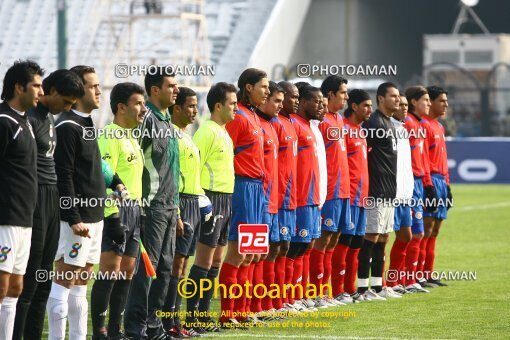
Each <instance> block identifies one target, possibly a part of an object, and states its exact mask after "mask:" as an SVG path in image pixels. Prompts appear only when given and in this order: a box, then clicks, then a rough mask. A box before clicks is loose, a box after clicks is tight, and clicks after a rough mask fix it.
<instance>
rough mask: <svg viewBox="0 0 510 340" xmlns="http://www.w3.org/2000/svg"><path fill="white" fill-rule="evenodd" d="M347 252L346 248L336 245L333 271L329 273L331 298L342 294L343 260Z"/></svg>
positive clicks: (343, 245)
mask: <svg viewBox="0 0 510 340" xmlns="http://www.w3.org/2000/svg"><path fill="white" fill-rule="evenodd" d="M348 250H349V247H348V246H346V245H345V244H341V243H338V244H337V245H336V247H335V250H334V252H333V259H332V262H333V269H332V271H331V288H332V290H333V296H337V295H338V294H340V293H343V292H344V279H345V266H346V264H345V258H346V256H347V251H348Z"/></svg>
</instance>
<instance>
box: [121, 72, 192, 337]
mask: <svg viewBox="0 0 510 340" xmlns="http://www.w3.org/2000/svg"><path fill="white" fill-rule="evenodd" d="M145 91H146V92H147V95H148V96H149V100H148V101H147V103H146V106H147V110H148V111H147V113H146V114H145V118H144V120H143V123H142V125H141V127H140V130H141V138H140V140H139V143H140V147H141V148H142V152H143V156H144V159H145V162H144V169H143V175H142V197H143V198H144V199H146V200H147V201H148V205H149V206H148V207H147V206H145V207H144V212H145V215H146V218H145V226H144V229H143V231H142V242H143V244H144V246H145V249H146V250H147V254H148V255H149V258H150V260H151V262H152V265H153V266H154V268H155V269H156V274H157V279H156V280H154V282H153V280H152V279H151V278H149V277H147V276H146V271H145V265H144V263H143V261H139V263H138V269H137V272H136V274H135V276H134V278H133V280H132V283H131V285H132V286H131V291H133V292H136V293H135V294H129V296H128V302H127V306H126V313H125V316H124V328H125V331H126V335H128V336H130V337H134V338H141V337H144V336H149V337H150V338H151V337H152V338H155V339H166V338H168V335H167V334H166V332H165V330H164V328H163V325H162V322H161V320H160V319H159V318H157V317H156V311H157V310H161V308H162V307H163V305H164V303H165V298H166V294H167V291H168V286H169V282H170V273H171V272H172V263H173V258H174V252H175V237H176V230H178V229H180V230H182V229H183V226H182V220H181V218H180V216H179V210H178V208H179V191H178V190H179V145H178V142H177V137H178V134H177V132H176V131H175V129H174V127H173V125H172V123H171V121H170V115H169V113H168V108H169V107H170V106H172V105H173V104H175V100H176V98H177V95H178V94H179V88H178V87H177V83H176V81H175V78H174V75H173V74H170V73H167V72H165V71H164V70H160V72H159V73H157V74H147V75H146V76H145Z"/></svg>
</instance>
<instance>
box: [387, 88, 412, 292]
mask: <svg viewBox="0 0 510 340" xmlns="http://www.w3.org/2000/svg"><path fill="white" fill-rule="evenodd" d="M399 106H400V108H399V110H398V111H396V112H395V113H394V114H393V117H391V122H392V123H393V126H394V127H395V131H396V133H397V135H396V138H397V196H396V199H397V200H398V202H397V206H395V217H394V223H393V230H394V231H395V238H396V239H395V241H394V243H393V247H392V248H391V255H390V270H392V271H394V273H397V275H398V274H400V273H401V272H403V271H402V269H403V266H404V259H405V251H406V247H407V244H408V242H409V241H411V238H412V233H411V224H412V215H411V205H410V202H411V198H412V197H413V191H414V177H413V167H412V165H411V146H410V144H409V136H406V134H407V130H406V128H405V127H404V120H405V118H406V114H407V99H406V97H405V96H403V95H400V105H399ZM390 281H392V282H390ZM386 282H387V285H386V286H384V287H383V289H382V291H381V292H380V293H379V295H380V296H382V297H385V298H401V297H402V294H400V293H397V292H396V291H394V290H393V289H391V288H392V286H395V285H397V284H398V277H393V278H387V279H386Z"/></svg>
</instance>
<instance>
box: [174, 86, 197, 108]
mask: <svg viewBox="0 0 510 340" xmlns="http://www.w3.org/2000/svg"><path fill="white" fill-rule="evenodd" d="M196 95H197V93H196V92H195V91H193V90H192V89H190V88H189V87H184V86H183V87H179V93H178V94H177V98H176V99H175V104H174V105H172V106H171V107H169V108H168V112H170V113H173V112H174V107H175V105H179V106H182V105H184V103H186V98H188V97H193V96H196Z"/></svg>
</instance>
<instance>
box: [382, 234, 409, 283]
mask: <svg viewBox="0 0 510 340" xmlns="http://www.w3.org/2000/svg"><path fill="white" fill-rule="evenodd" d="M408 244H409V243H408V242H404V241H400V240H399V239H396V240H395V242H393V247H391V253H390V271H391V275H390V276H389V277H388V279H389V280H388V281H387V282H388V287H394V286H396V285H398V281H399V279H400V278H401V277H402V273H401V272H400V270H401V268H402V266H403V263H404V261H405V258H406V249H407V245H408Z"/></svg>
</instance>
